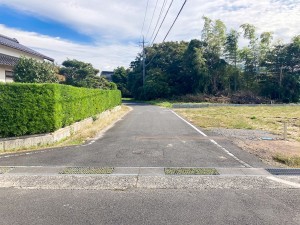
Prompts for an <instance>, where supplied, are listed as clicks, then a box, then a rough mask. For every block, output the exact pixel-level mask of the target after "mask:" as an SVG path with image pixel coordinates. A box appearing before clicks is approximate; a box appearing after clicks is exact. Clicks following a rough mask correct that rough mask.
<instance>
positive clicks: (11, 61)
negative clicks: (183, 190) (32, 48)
mask: <svg viewBox="0 0 300 225" xmlns="http://www.w3.org/2000/svg"><path fill="white" fill-rule="evenodd" d="M18 61H19V58H17V57H13V56H10V55H4V54H1V53H0V65H5V66H15V65H16V64H17V62H18Z"/></svg>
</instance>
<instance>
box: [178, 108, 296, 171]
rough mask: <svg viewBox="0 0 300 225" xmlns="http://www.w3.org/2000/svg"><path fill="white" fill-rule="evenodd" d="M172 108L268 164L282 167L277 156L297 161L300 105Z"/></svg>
mask: <svg viewBox="0 0 300 225" xmlns="http://www.w3.org/2000/svg"><path fill="white" fill-rule="evenodd" d="M175 111H176V112H178V113H179V114H181V115H182V116H184V117H185V118H186V119H188V120H189V121H190V122H192V123H193V124H195V125H197V126H199V127H202V128H204V129H207V130H210V131H212V132H213V133H215V134H216V135H218V136H223V137H227V138H228V139H230V140H232V141H233V142H234V143H235V144H236V145H238V146H239V147H240V148H242V149H244V150H246V151H249V152H251V153H253V154H255V155H257V156H258V157H259V158H261V159H262V160H263V161H265V162H267V163H269V164H270V165H274V166H279V165H281V166H284V165H283V164H279V163H277V162H276V161H275V160H274V157H277V156H280V157H283V158H285V159H288V158H291V157H292V158H293V157H296V158H298V159H297V160H298V161H299V160H300V106H299V105H291V106H289V105H286V106H263V105H256V106H237V107H232V106H220V107H208V108H198V109H192V108H191V109H176V110H175ZM285 123H286V128H287V129H286V137H287V139H286V140H284V124H285ZM298 164H299V163H298Z"/></svg>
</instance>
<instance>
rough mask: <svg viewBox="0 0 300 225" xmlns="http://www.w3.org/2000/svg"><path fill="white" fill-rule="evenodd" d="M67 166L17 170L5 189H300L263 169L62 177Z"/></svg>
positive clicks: (137, 170)
mask: <svg viewBox="0 0 300 225" xmlns="http://www.w3.org/2000/svg"><path fill="white" fill-rule="evenodd" d="M63 168H65V167H15V168H12V169H11V170H10V171H8V172H6V173H4V174H1V175H0V187H1V188H24V189H86V190H125V189H132V188H136V189H275V188H276V189H290V188H292V189H299V188H300V176H293V177H291V176H272V175H271V174H269V173H268V172H267V171H265V170H264V169H261V168H216V169H217V170H218V172H219V173H220V175H210V176H208V175H165V174H164V172H163V168H160V167H157V168H155V167H154V168H145V167H129V168H128V167H118V168H115V170H114V173H113V174H107V175H106V174H105V175H104V174H80V175H75V174H68V175H64V174H58V173H59V171H61V170H62V169H63Z"/></svg>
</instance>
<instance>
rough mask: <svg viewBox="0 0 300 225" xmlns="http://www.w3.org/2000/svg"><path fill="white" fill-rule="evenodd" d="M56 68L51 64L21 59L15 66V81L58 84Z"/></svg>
mask: <svg viewBox="0 0 300 225" xmlns="http://www.w3.org/2000/svg"><path fill="white" fill-rule="evenodd" d="M55 72H56V67H55V65H53V64H52V63H49V62H44V61H43V62H40V61H37V60H36V59H33V58H26V57H21V58H20V59H19V61H18V63H17V64H16V65H15V66H14V69H13V73H14V81H15V82H21V83H58V78H57V76H56V73H55Z"/></svg>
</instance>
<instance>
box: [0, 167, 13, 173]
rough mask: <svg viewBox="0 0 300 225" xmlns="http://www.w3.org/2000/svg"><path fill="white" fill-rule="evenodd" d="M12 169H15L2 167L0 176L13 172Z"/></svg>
mask: <svg viewBox="0 0 300 225" xmlns="http://www.w3.org/2000/svg"><path fill="white" fill-rule="evenodd" d="M12 169H13V167H0V174H4V173H7V172H9V171H11V170H12Z"/></svg>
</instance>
